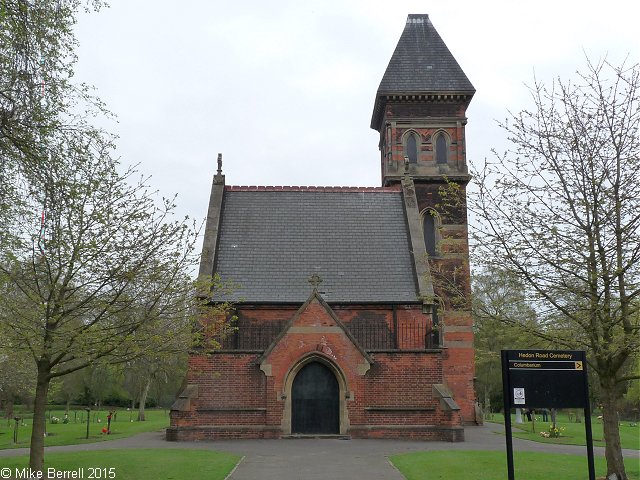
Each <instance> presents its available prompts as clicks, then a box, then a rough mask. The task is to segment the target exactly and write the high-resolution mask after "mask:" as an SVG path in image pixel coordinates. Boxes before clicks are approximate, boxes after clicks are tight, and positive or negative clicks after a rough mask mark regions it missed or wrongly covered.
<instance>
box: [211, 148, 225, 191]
mask: <svg viewBox="0 0 640 480" xmlns="http://www.w3.org/2000/svg"><path fill="white" fill-rule="evenodd" d="M213 183H214V184H215V185H224V175H223V174H222V154H221V153H219V154H218V171H217V172H216V174H215V175H214V176H213Z"/></svg>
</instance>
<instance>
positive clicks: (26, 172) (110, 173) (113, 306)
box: [0, 0, 222, 470]
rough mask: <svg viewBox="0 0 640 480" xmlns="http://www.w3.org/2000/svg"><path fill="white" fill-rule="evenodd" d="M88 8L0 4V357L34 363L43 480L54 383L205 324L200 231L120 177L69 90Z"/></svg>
mask: <svg viewBox="0 0 640 480" xmlns="http://www.w3.org/2000/svg"><path fill="white" fill-rule="evenodd" d="M82 5H85V6H86V8H92V7H93V8H96V9H97V8H99V7H100V6H101V5H102V3H101V2H99V1H94V0H89V1H86V2H81V1H80V0H57V1H56V2H48V1H35V2H34V1H27V0H2V1H0V19H1V21H0V44H1V45H2V49H1V50H0V158H2V163H0V223H1V227H0V228H1V230H0V286H1V287H2V288H1V290H0V292H1V295H0V350H1V349H3V348H10V349H13V350H16V351H19V352H21V353H24V354H28V355H29V356H30V357H32V358H33V361H34V366H35V370H36V375H35V376H36V381H35V400H34V426H33V435H32V438H31V458H30V466H31V468H33V469H36V470H41V469H42V466H43V462H44V432H45V430H44V427H45V423H44V420H45V408H46V401H47V394H48V391H49V387H50V385H51V382H52V380H53V379H56V378H61V377H63V376H65V375H68V374H71V373H73V372H76V371H78V370H81V369H83V368H85V367H87V366H90V365H95V364H97V363H100V362H105V361H107V360H108V362H110V363H119V362H127V361H130V360H132V359H135V358H140V357H142V356H143V355H144V354H145V353H147V352H149V351H152V350H153V351H159V350H160V351H161V350H162V346H163V345H165V344H167V345H169V344H170V342H168V341H167V338H169V337H168V336H169V335H171V334H173V333H175V330H170V329H166V328H165V329H162V328H161V326H162V325H166V324H167V322H171V321H172V320H173V319H176V318H182V319H188V321H185V322H181V323H180V325H181V326H182V327H185V328H188V330H189V332H190V333H191V332H192V327H193V324H194V323H193V322H194V319H195V318H196V317H198V316H200V315H201V313H202V309H201V307H200V298H199V297H198V296H196V295H194V292H195V286H194V285H193V282H192V281H191V278H190V273H191V271H192V269H193V266H194V262H195V260H196V258H195V256H194V255H193V247H194V242H195V238H196V233H195V231H194V229H193V228H192V226H191V225H189V224H188V223H187V222H186V219H185V220H176V219H174V218H173V217H172V215H173V210H174V203H173V200H166V199H163V200H162V201H158V200H157V199H156V196H155V194H154V193H153V192H150V191H149V188H148V186H147V185H146V183H145V180H144V179H143V178H140V179H137V178H136V177H137V176H138V174H137V173H136V172H135V170H131V169H130V170H128V171H125V172H121V171H120V165H119V164H118V162H117V161H116V160H115V159H114V158H113V148H114V145H113V139H112V137H111V136H109V135H107V134H106V133H105V132H103V131H101V130H100V129H98V128H95V127H94V126H92V124H91V119H92V117H93V116H94V115H97V114H103V113H107V112H106V110H105V109H104V106H103V105H102V104H101V103H100V102H99V100H98V99H96V98H95V97H93V96H91V94H90V90H89V89H88V88H87V87H85V86H83V85H76V84H74V83H73V82H72V81H71V80H72V77H73V67H74V63H75V60H76V57H75V47H76V45H77V42H76V40H75V38H74V35H73V27H74V24H75V21H76V14H77V11H78V9H79V8H80V7H81V6H82ZM221 308H222V307H221ZM204 318H206V315H205V316H204ZM151 325H155V327H154V328H153V329H152V330H153V332H154V333H153V334H151V333H150V331H151V330H150V329H151ZM195 331H196V332H198V329H195ZM191 338H192V339H193V335H192V336H191Z"/></svg>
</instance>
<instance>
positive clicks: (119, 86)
mask: <svg viewBox="0 0 640 480" xmlns="http://www.w3.org/2000/svg"><path fill="white" fill-rule="evenodd" d="M110 3H111V7H110V8H108V9H105V10H103V11H101V12H100V13H97V14H89V15H84V14H83V15H81V17H80V19H79V24H78V37H79V40H80V43H81V48H80V50H79V55H80V61H79V65H78V78H79V79H81V80H82V81H85V82H87V83H90V84H92V85H94V86H95V87H96V88H97V93H98V95H99V96H100V97H101V99H102V100H104V101H105V102H106V104H107V106H108V107H109V108H110V109H111V110H112V111H113V112H114V113H116V114H117V116H118V124H112V125H108V128H109V129H110V130H111V131H113V132H115V133H117V134H118V135H119V136H120V139H119V141H118V152H119V155H121V157H122V159H123V161H124V162H125V163H140V170H141V171H142V172H143V173H145V174H148V175H152V180H151V183H152V185H153V186H154V187H155V188H157V189H158V190H159V191H160V192H161V193H162V194H163V195H164V196H171V195H172V194H173V193H177V194H178V203H179V213H180V214H188V215H189V216H191V217H196V218H203V217H204V216H205V213H206V208H207V202H208V197H209V188H210V183H211V176H212V174H213V172H214V170H215V160H216V155H217V153H218V152H222V153H223V155H224V173H225V174H226V179H227V184H234V185H363V186H375V185H379V182H380V178H379V176H380V168H379V164H378V161H379V156H378V149H377V144H378V136H377V132H375V131H374V130H371V129H370V128H369V123H370V119H371V112H372V108H373V101H374V97H375V93H376V90H377V87H378V84H379V82H380V80H381V78H382V75H383V73H384V70H385V68H386V66H387V63H388V61H389V59H390V57H391V54H392V53H393V50H394V48H395V46H396V43H397V41H398V39H399V37H400V34H401V32H402V29H403V28H404V23H405V20H406V16H407V14H408V13H428V14H429V15H430V18H431V21H432V23H433V25H434V26H435V28H436V29H437V30H438V32H439V33H440V35H441V36H442V38H443V40H444V41H445V43H446V44H447V45H448V47H449V49H450V50H451V52H452V53H453V55H454V56H455V57H456V59H457V60H458V62H459V63H460V65H461V67H462V69H463V70H464V71H465V73H466V74H467V76H468V77H469V79H470V80H471V82H472V83H473V84H474V86H475V88H476V90H477V93H476V95H475V97H474V99H473V100H472V102H471V106H470V108H469V110H468V112H467V113H468V117H469V124H468V127H467V147H468V160H469V161H470V162H474V161H475V162H478V161H481V160H482V158H484V157H486V156H489V155H490V149H491V148H492V147H496V148H497V149H498V150H502V149H504V148H505V143H504V138H503V137H504V134H503V132H502V131H501V130H500V129H499V128H498V127H497V126H496V123H495V119H502V118H504V117H505V115H506V112H507V110H508V109H510V110H514V111H515V110H518V109H520V108H523V107H524V106H526V105H527V101H528V98H527V92H526V89H525V86H524V83H531V81H532V79H533V75H534V71H535V74H536V76H537V77H538V78H539V79H542V80H544V81H549V80H551V79H552V78H553V77H554V76H558V75H560V76H563V77H566V76H568V75H571V74H572V72H574V71H575V70H576V69H577V68H582V67H583V66H584V65H585V56H584V53H583V51H584V52H586V53H587V54H588V55H589V56H590V57H591V58H592V59H598V58H601V57H602V56H603V55H604V54H606V53H608V55H609V59H610V60H611V61H612V62H613V63H614V64H618V63H620V62H621V61H622V59H624V58H625V57H626V56H627V54H628V55H629V61H630V63H632V62H637V61H638V60H639V57H640V55H639V52H640V29H639V28H638V26H637V18H638V14H639V13H640V7H638V6H636V5H637V2H635V1H633V0H629V1H622V0H612V1H609V2H604V3H603V2H595V1H574V0H560V1H558V0H556V1H547V0H542V1H540V0H539V1H537V2H519V1H513V0H510V1H507V0H504V1H493V0H489V1H484V2H478V1H468V2H467V1H459V2H429V1H414V0H397V1H393V2H388V1H379V0H375V1H365V0H362V1H356V0H351V1H350V0H343V1H339V0H310V1H301V0H297V1H264V0H263V1H258V0H245V1H236V2H229V1H224V2H222V1H218V0H215V1H211V2H205V1H195V0H193V1H189V0H185V1H182V2H179V3H178V2H166V1H164V2H163V1H146V0H145V1H142V0H140V1H137V0H111V2H110Z"/></svg>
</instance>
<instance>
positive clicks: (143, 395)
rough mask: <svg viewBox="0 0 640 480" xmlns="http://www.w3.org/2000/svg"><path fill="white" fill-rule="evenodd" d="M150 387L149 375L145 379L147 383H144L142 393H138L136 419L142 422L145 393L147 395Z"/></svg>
mask: <svg viewBox="0 0 640 480" xmlns="http://www.w3.org/2000/svg"><path fill="white" fill-rule="evenodd" d="M150 388H151V377H149V378H148V379H147V383H145V384H144V388H143V389H142V393H141V394H140V404H139V405H138V421H139V422H144V404H145V403H147V395H149V389H150Z"/></svg>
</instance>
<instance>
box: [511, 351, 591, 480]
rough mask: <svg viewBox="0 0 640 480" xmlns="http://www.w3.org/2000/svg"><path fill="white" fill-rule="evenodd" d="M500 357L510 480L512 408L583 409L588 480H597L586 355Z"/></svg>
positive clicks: (546, 353) (538, 353)
mask: <svg viewBox="0 0 640 480" xmlns="http://www.w3.org/2000/svg"><path fill="white" fill-rule="evenodd" d="M501 357H502V391H503V397H504V426H505V433H506V441H507V472H508V479H509V480H515V477H514V468H513V434H512V430H511V409H512V408H530V409H533V408H583V409H584V421H585V434H586V440H587V463H588V466H589V480H595V478H596V474H595V468H594V463H593V437H592V432H591V409H590V408H589V386H588V380H587V362H586V356H585V352H584V351H571V350H502V355H501Z"/></svg>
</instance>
